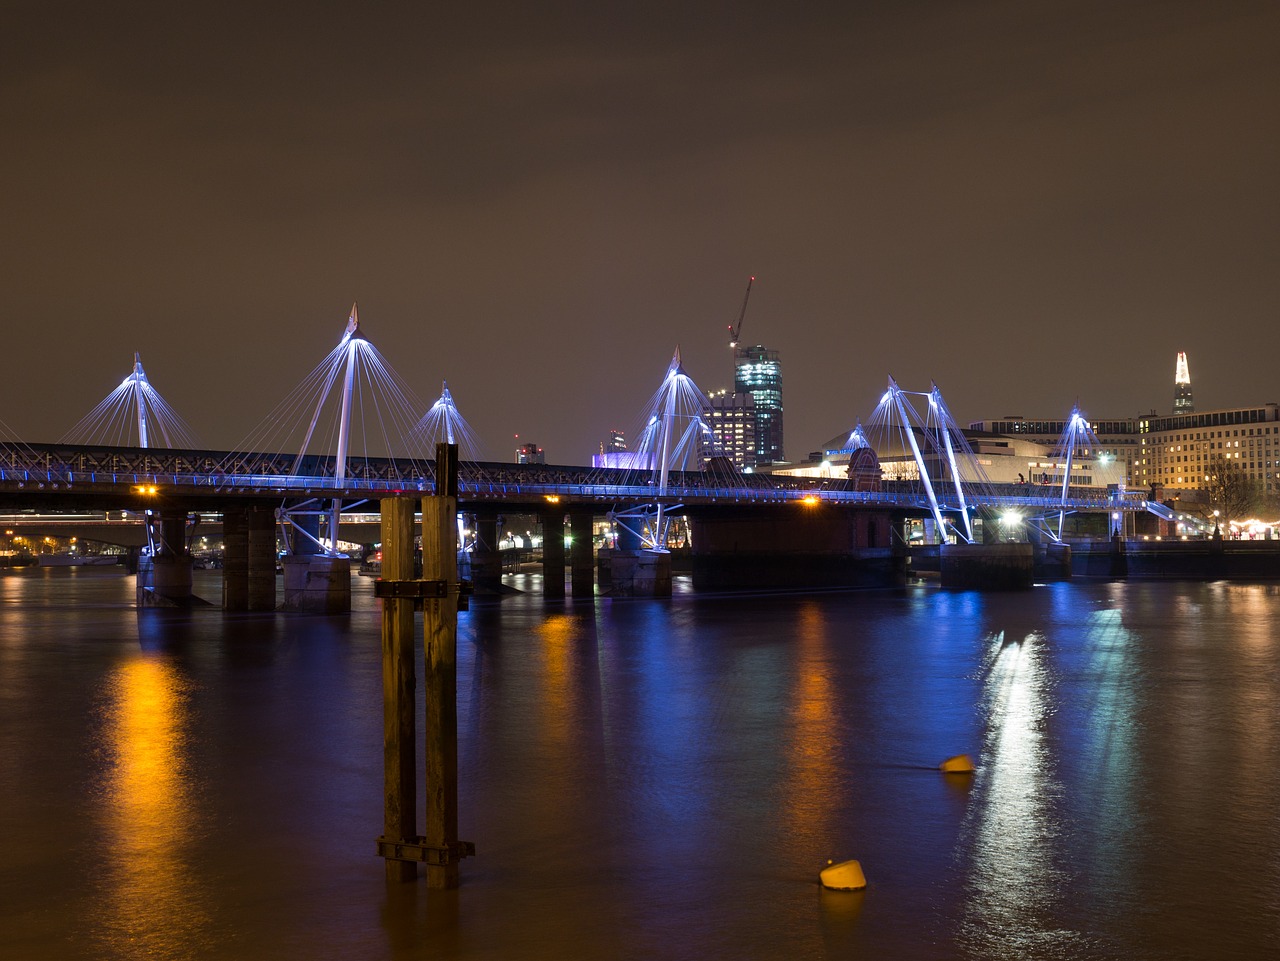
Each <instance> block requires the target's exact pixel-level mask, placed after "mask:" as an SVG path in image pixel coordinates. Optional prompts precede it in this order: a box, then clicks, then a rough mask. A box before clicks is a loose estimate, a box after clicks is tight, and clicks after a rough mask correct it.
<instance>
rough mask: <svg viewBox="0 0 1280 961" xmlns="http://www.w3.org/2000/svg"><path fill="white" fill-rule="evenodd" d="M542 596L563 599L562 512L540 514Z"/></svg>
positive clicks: (556, 599) (550, 598) (557, 599)
mask: <svg viewBox="0 0 1280 961" xmlns="http://www.w3.org/2000/svg"><path fill="white" fill-rule="evenodd" d="M542 596H543V597H544V598H546V599H547V600H549V601H550V600H555V601H562V600H564V514H562V513H560V512H559V511H547V512H545V513H544V514H543V515H542Z"/></svg>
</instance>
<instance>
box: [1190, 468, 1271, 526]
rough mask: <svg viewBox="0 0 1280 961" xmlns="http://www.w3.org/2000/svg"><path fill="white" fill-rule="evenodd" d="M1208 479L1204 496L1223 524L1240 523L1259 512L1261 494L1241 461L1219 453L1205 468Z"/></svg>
mask: <svg viewBox="0 0 1280 961" xmlns="http://www.w3.org/2000/svg"><path fill="white" fill-rule="evenodd" d="M1205 477H1206V478H1207V479H1206V480H1205V484H1204V489H1205V493H1207V494H1208V495H1209V505H1210V507H1211V508H1212V509H1214V510H1216V511H1217V512H1218V514H1219V522H1220V523H1222V524H1225V523H1226V522H1227V521H1230V520H1240V519H1242V518H1245V517H1248V516H1249V515H1250V514H1253V513H1255V512H1256V511H1257V509H1258V506H1259V503H1260V501H1261V494H1262V492H1261V490H1259V485H1258V484H1257V483H1256V482H1254V481H1252V480H1250V479H1249V475H1248V473H1246V471H1245V470H1244V469H1243V468H1242V467H1241V466H1240V462H1239V461H1236V460H1228V459H1227V458H1225V457H1223V456H1222V455H1221V454H1216V455H1214V457H1213V459H1212V460H1211V461H1209V463H1208V465H1207V466H1206V467H1205Z"/></svg>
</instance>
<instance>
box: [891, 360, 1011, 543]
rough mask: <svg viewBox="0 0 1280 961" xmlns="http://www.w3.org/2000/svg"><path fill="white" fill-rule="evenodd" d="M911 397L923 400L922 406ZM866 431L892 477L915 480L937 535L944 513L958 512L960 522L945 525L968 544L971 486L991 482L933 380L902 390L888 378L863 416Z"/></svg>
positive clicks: (981, 486)
mask: <svg viewBox="0 0 1280 961" xmlns="http://www.w3.org/2000/svg"><path fill="white" fill-rule="evenodd" d="M914 398H923V399H924V401H925V403H924V409H923V411H921V410H920V409H919V408H918V407H917V403H916V401H915V400H914ZM867 431H868V432H869V433H871V434H872V436H873V440H872V446H873V447H874V448H876V451H877V453H878V455H879V457H880V459H881V465H882V467H887V468H889V470H890V472H891V473H892V474H893V475H894V476H893V478H892V479H894V480H898V481H908V482H917V483H919V484H920V486H921V488H922V491H923V494H924V496H925V498H926V500H927V501H928V504H929V511H930V513H931V514H932V515H933V519H934V523H935V524H936V525H937V529H938V532H939V535H940V536H943V537H944V538H945V532H946V531H947V530H948V523H947V519H946V517H945V516H944V512H947V513H957V514H959V519H960V523H959V525H957V524H956V523H955V522H952V523H951V524H950V529H952V530H954V531H955V532H956V535H957V536H958V537H960V538H962V539H963V540H965V541H966V542H969V543H972V542H973V518H972V516H971V514H972V511H971V508H970V501H971V500H972V499H973V498H972V497H971V496H970V491H972V490H973V489H974V488H978V489H980V490H981V491H982V492H983V493H984V494H986V493H989V492H990V490H991V482H990V480H989V479H988V478H987V476H986V473H985V472H984V471H983V470H982V468H981V466H980V465H979V464H978V459H977V457H976V456H975V455H974V453H973V449H972V448H971V447H970V446H969V442H968V441H967V440H966V439H965V436H964V433H963V431H962V430H961V429H960V425H959V424H957V423H956V421H955V418H954V417H952V416H951V411H950V410H949V409H948V408H947V405H946V402H945V401H943V399H942V391H940V390H939V389H938V385H937V384H933V385H931V387H930V390H929V392H928V393H923V392H920V391H906V390H903V389H902V388H901V387H899V386H898V382H897V381H896V380H894V379H893V377H890V378H889V386H888V389H887V390H885V392H884V394H883V395H882V396H881V397H880V403H879V404H877V405H876V409H875V411H874V412H873V413H872V415H871V417H870V418H869V419H868V421H867ZM908 452H909V453H910V460H909V461H908V460H907V459H906V454H907V453H908ZM908 465H910V467H909V466H908ZM912 468H913V469H912ZM944 492H945V493H944Z"/></svg>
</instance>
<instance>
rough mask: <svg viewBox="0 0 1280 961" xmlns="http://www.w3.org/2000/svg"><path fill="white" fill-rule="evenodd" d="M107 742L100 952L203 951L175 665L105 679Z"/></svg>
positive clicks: (126, 668) (152, 662) (123, 670)
mask: <svg viewBox="0 0 1280 961" xmlns="http://www.w3.org/2000/svg"><path fill="white" fill-rule="evenodd" d="M107 699H108V702H107V705H106V708H105V711H104V719H105V729H104V731H103V742H104V743H105V745H106V749H107V751H108V753H109V756H110V760H111V762H112V767H111V769H110V772H109V774H108V777H107V781H106V784H105V791H104V801H105V806H104V811H103V825H102V827H103V831H102V838H103V846H104V854H105V857H106V864H107V868H106V872H105V877H104V879H103V883H102V900H101V917H100V918H99V919H98V923H97V924H96V925H95V928H96V931H97V934H98V936H99V937H100V938H101V939H102V941H103V942H104V946H105V947H106V948H107V949H108V950H110V951H111V952H112V953H113V954H116V955H119V956H127V957H131V958H133V957H149V958H192V957H196V956H198V955H199V954H201V953H202V952H203V951H204V950H205V948H206V945H205V944H204V938H203V937H202V934H203V932H204V931H205V929H206V928H207V927H208V924H209V915H208V913H207V911H206V910H205V907H204V905H203V900H204V892H203V891H202V889H201V885H200V882H199V880H198V878H199V875H198V874H197V872H196V870H195V868H194V865H193V864H192V858H191V857H190V854H191V845H192V842H193V841H194V839H195V838H196V837H197V836H198V834H199V832H200V825H199V812H198V807H197V804H196V800H197V799H196V797H195V793H194V791H193V790H192V784H191V779H190V772H189V770H188V743H187V726H188V718H187V690H186V684H185V682H184V680H183V678H182V677H181V675H180V674H179V672H178V671H177V670H176V669H175V668H174V667H173V665H172V664H170V663H168V662H166V661H164V660H161V659H158V658H154V657H146V656H138V657H134V658H133V659H131V660H128V661H126V662H124V663H123V664H121V665H120V666H119V668H118V669H117V670H116V671H115V672H114V674H113V675H112V676H111V677H109V678H108V680H107Z"/></svg>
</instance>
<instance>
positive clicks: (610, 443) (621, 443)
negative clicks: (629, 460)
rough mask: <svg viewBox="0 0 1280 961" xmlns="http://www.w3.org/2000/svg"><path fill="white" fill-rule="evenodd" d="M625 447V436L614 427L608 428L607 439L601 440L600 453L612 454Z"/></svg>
mask: <svg viewBox="0 0 1280 961" xmlns="http://www.w3.org/2000/svg"><path fill="white" fill-rule="evenodd" d="M626 449H627V436H626V434H624V433H623V432H622V431H620V430H618V429H617V428H616V427H614V428H611V429H610V430H609V439H608V440H607V441H601V443H600V453H602V454H613V453H617V452H618V451H624V450H626Z"/></svg>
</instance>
